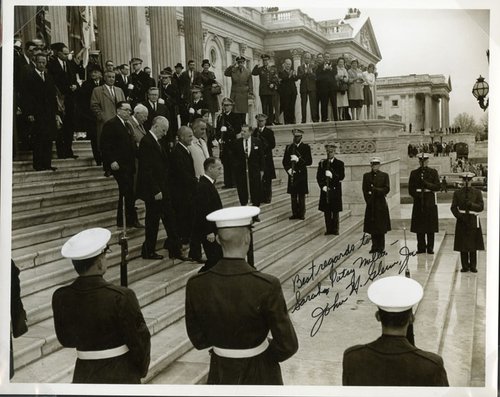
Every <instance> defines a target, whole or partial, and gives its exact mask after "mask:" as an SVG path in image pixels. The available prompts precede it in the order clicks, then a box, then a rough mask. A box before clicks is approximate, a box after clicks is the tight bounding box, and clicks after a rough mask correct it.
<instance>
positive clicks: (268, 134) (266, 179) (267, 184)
mask: <svg viewBox="0 0 500 397" xmlns="http://www.w3.org/2000/svg"><path fill="white" fill-rule="evenodd" d="M267 118H268V117H267V116H266V115H265V114H258V115H257V116H255V119H256V120H257V128H256V129H255V130H254V131H253V134H252V136H254V137H256V138H259V139H260V140H261V141H262V144H263V146H264V176H263V177H262V202H263V203H270V202H271V198H272V196H273V190H272V183H273V179H275V178H276V170H275V169H274V159H273V149H274V148H275V147H276V140H275V139H274V132H273V130H272V129H270V128H268V127H266V119H267Z"/></svg>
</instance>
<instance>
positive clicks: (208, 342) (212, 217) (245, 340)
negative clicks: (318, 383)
mask: <svg viewBox="0 0 500 397" xmlns="http://www.w3.org/2000/svg"><path fill="white" fill-rule="evenodd" d="M259 212H260V210H259V208H257V207H251V206H248V207H231V208H224V209H221V210H218V211H215V212H212V213H211V214H209V215H208V216H207V220H209V221H212V222H215V223H216V226H217V237H216V239H217V242H219V244H220V245H221V246H222V251H223V254H224V256H223V258H222V259H221V260H220V261H219V262H218V263H217V264H216V265H215V266H213V267H212V268H210V269H209V270H208V271H206V272H203V273H199V274H197V275H195V276H193V277H191V278H190V279H189V280H188V282H187V285H186V329H187V333H188V336H189V339H190V340H191V342H192V343H193V345H194V347H195V348H197V349H199V350H201V349H205V348H210V353H211V355H210V369H209V373H208V381H207V383H208V384H245V385H281V384H283V378H282V375H281V369H280V365H279V363H280V362H281V361H284V360H286V359H288V358H290V357H291V356H292V355H293V354H294V353H295V352H296V351H297V349H298V341H297V336H296V334H295V330H294V327H293V324H292V322H291V321H290V317H289V316H288V311H287V307H286V303H285V300H284V297H283V291H282V289H281V284H280V281H279V280H278V279H277V278H276V277H274V276H271V275H269V274H266V273H261V272H260V271H258V270H256V269H255V268H253V267H251V266H250V265H249V264H248V263H247V262H246V261H245V259H244V258H245V256H246V254H247V251H248V248H249V245H250V239H251V237H250V233H251V231H250V227H251V223H252V219H253V218H254V217H255V216H257V215H258V214H259ZM269 332H271V335H272V339H271V338H268V334H269Z"/></svg>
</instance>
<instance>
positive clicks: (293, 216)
mask: <svg viewBox="0 0 500 397" xmlns="http://www.w3.org/2000/svg"><path fill="white" fill-rule="evenodd" d="M288 219H299V217H298V216H295V215H292V216H291V217H289V218H288Z"/></svg>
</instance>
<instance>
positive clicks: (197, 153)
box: [190, 118, 222, 179]
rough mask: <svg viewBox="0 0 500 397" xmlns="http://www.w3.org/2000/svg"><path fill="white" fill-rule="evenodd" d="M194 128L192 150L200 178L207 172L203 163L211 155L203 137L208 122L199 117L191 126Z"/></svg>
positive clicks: (196, 172) (195, 170)
mask: <svg viewBox="0 0 500 397" xmlns="http://www.w3.org/2000/svg"><path fill="white" fill-rule="evenodd" d="M191 127H192V129H193V135H194V137H193V142H191V146H190V150H191V156H192V157H193V164H194V172H195V175H196V178H198V179H199V178H200V177H201V176H202V175H203V174H204V173H205V167H204V166H203V164H204V163H205V160H206V159H207V158H209V157H210V155H209V153H208V146H207V143H206V142H205V140H204V139H203V137H204V136H205V135H206V133H207V124H206V123H205V122H204V121H203V119H202V118H198V119H196V120H195V121H194V122H193V125H192V126H191ZM221 169H222V168H221Z"/></svg>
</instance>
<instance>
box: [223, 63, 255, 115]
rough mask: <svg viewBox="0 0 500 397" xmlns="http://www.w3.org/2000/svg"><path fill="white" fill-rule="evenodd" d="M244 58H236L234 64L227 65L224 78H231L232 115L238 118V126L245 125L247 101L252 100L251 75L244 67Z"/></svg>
mask: <svg viewBox="0 0 500 397" xmlns="http://www.w3.org/2000/svg"><path fill="white" fill-rule="evenodd" d="M245 63H246V58H245V57H244V56H239V57H236V62H235V63H234V64H233V65H229V66H228V68H227V69H226V70H225V71H224V76H226V77H231V95H230V97H231V99H232V100H233V101H234V110H233V111H234V113H236V114H238V115H239V117H240V124H245V123H246V117H247V113H248V99H249V98H253V81H252V73H250V71H249V70H248V69H247V68H246V67H245Z"/></svg>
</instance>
